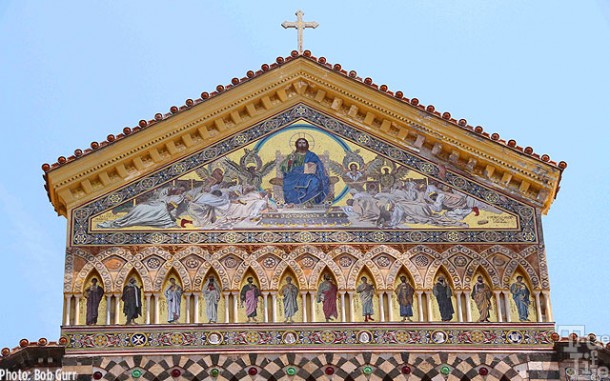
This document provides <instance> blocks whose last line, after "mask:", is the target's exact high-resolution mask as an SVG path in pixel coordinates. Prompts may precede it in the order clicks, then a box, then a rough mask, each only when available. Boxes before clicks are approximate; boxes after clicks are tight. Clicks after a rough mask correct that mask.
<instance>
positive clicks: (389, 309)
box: [387, 291, 394, 322]
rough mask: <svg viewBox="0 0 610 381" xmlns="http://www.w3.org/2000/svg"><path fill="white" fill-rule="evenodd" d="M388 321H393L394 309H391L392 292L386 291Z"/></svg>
mask: <svg viewBox="0 0 610 381" xmlns="http://www.w3.org/2000/svg"><path fill="white" fill-rule="evenodd" d="M387 294H388V321H390V322H392V321H394V308H392V307H393V306H392V295H393V291H388V292H387Z"/></svg>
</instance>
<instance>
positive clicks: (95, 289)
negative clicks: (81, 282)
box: [85, 278, 104, 325]
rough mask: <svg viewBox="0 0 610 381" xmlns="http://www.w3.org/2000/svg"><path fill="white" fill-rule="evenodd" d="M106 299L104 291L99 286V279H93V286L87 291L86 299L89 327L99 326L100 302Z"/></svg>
mask: <svg viewBox="0 0 610 381" xmlns="http://www.w3.org/2000/svg"><path fill="white" fill-rule="evenodd" d="M103 297H104V289H103V288H101V287H100V286H98V285H97V279H96V278H93V279H91V286H89V287H87V289H86V290H85V298H87V318H86V322H87V325H96V324H97V310H98V307H99V306H100V302H101V301H102V298H103Z"/></svg>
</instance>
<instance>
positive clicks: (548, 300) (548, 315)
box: [542, 291, 553, 322]
mask: <svg viewBox="0 0 610 381" xmlns="http://www.w3.org/2000/svg"><path fill="white" fill-rule="evenodd" d="M542 295H544V303H545V304H544V305H545V306H546V321H547V322H552V321H553V307H551V292H550V291H542Z"/></svg>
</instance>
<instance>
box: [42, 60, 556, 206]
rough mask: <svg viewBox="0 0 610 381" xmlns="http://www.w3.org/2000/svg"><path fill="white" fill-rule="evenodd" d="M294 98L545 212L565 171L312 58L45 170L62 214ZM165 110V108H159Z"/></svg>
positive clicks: (282, 107) (51, 194)
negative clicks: (507, 193) (71, 160)
mask: <svg viewBox="0 0 610 381" xmlns="http://www.w3.org/2000/svg"><path fill="white" fill-rule="evenodd" d="M297 103H304V104H307V105H309V106H311V107H314V108H316V109H318V110H320V111H321V112H324V113H326V114H328V115H330V116H333V117H336V118H338V119H341V120H343V121H345V122H347V123H350V124H351V125H353V126H355V127H357V128H359V129H362V130H363V131H366V132H368V133H371V134H373V135H375V136H377V137H379V138H381V139H384V140H386V141H390V142H392V143H393V144H395V145H397V146H399V147H401V148H405V149H408V150H410V151H412V152H414V153H416V154H417V155H420V156H422V157H425V158H427V159H429V160H431V161H434V162H437V163H439V164H442V165H444V166H446V167H447V168H450V169H454V170H456V171H457V172H461V173H467V174H470V175H471V176H473V177H474V178H476V179H477V180H478V181H481V182H483V183H485V184H486V185H489V186H491V187H493V188H496V189H500V190H502V191H504V192H506V191H508V192H509V193H511V194H512V195H513V196H515V197H517V198H518V199H521V200H524V201H527V202H528V203H530V204H533V205H535V206H537V207H539V208H540V209H541V210H542V212H543V213H546V211H548V208H549V207H550V204H551V203H552V201H553V199H554V197H555V195H556V192H557V189H558V184H559V181H560V178H561V169H560V168H557V167H556V166H553V165H551V164H548V163H544V162H541V161H540V160H536V159H535V158H532V157H529V156H527V155H525V154H523V153H520V152H518V151H515V150H513V149H510V148H508V147H506V146H504V145H502V144H498V143H496V142H494V141H491V140H489V139H488V138H485V137H483V136H481V135H479V134H477V133H476V132H474V131H473V132H471V131H469V130H468V129H465V128H460V127H458V126H456V125H455V124H453V123H449V122H448V121H447V120H446V119H443V117H439V116H436V115H434V113H430V112H425V111H422V109H421V108H418V107H416V106H413V105H411V104H409V103H405V102H404V101H402V100H400V99H397V98H396V97H393V96H391V95H389V94H388V93H386V92H381V91H378V90H376V89H375V88H373V87H371V86H366V85H364V84H363V83H362V82H360V81H358V80H357V79H354V78H351V77H349V76H345V75H342V74H340V73H337V72H335V71H333V70H331V69H329V68H327V67H325V66H322V65H320V64H318V63H316V62H312V61H311V60H308V59H296V60H293V61H291V62H288V63H286V64H284V65H282V66H279V67H277V68H275V69H274V70H273V71H270V72H267V73H264V74H263V75H260V76H258V77H256V78H253V79H251V80H249V81H247V82H245V83H242V84H240V85H239V87H236V88H232V89H230V90H229V91H225V92H224V93H222V94H219V95H217V96H215V97H213V98H210V99H209V100H207V101H206V102H204V103H200V104H194V105H192V107H190V109H188V110H185V111H181V112H179V113H177V114H175V115H173V116H171V117H170V118H167V119H163V120H159V122H158V123H155V124H154V125H152V126H150V127H147V128H143V129H142V130H141V131H139V132H138V133H137V134H132V135H130V136H125V137H124V138H123V139H121V140H118V141H115V142H113V143H112V144H109V145H107V146H106V147H104V148H103V149H100V150H97V151H95V152H92V153H91V154H88V155H85V156H82V157H80V158H79V159H78V160H76V161H75V162H77V163H78V164H76V165H75V162H70V163H66V164H65V165H62V166H59V167H57V168H54V169H53V170H50V171H48V172H47V173H46V174H45V178H46V181H47V185H46V187H47V191H48V193H49V198H50V200H51V202H52V204H53V205H54V207H55V210H56V211H57V212H58V214H60V215H64V216H67V214H68V211H70V210H72V209H73V208H75V207H77V206H79V205H82V204H83V203H86V202H88V201H90V200H92V199H95V198H97V197H99V196H101V195H103V194H106V193H109V192H111V191H113V190H115V189H117V188H119V187H121V186H123V185H125V184H127V183H129V182H131V181H133V180H135V179H138V178H140V177H142V176H144V175H146V174H148V173H151V172H153V171H156V170H158V169H159V168H161V167H164V166H167V165H168V164H170V163H172V162H174V161H177V160H180V159H182V158H184V157H186V156H188V155H191V154H193V153H194V152H196V151H199V150H201V149H204V148H205V147H207V146H209V145H211V144H214V143H215V142H218V141H219V140H222V139H225V138H227V137H228V136H230V135H232V134H235V133H238V132H239V131H241V130H244V129H246V128H248V127H250V126H252V125H254V124H255V123H259V122H261V121H263V120H264V119H266V118H269V117H271V116H273V115H275V114H277V113H279V112H281V111H282V110H285V109H287V108H290V107H292V106H294V105H295V104H297ZM158 115H160V114H158Z"/></svg>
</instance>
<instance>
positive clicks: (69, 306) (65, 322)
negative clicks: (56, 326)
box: [64, 295, 72, 326]
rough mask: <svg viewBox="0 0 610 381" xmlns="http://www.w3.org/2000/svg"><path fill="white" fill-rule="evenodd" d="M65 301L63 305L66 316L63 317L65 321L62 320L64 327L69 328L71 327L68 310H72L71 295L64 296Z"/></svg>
mask: <svg viewBox="0 0 610 381" xmlns="http://www.w3.org/2000/svg"><path fill="white" fill-rule="evenodd" d="M65 298H66V301H65V303H64V305H65V306H66V315H65V319H64V325H65V326H69V325H71V324H70V323H71V322H70V308H72V295H66V296H65Z"/></svg>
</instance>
